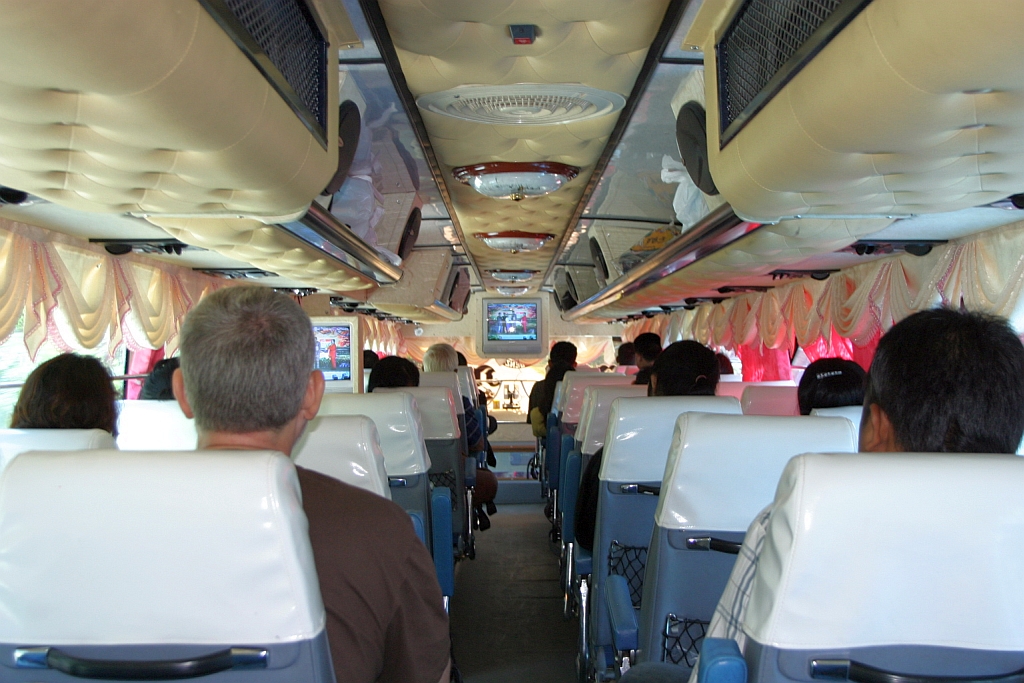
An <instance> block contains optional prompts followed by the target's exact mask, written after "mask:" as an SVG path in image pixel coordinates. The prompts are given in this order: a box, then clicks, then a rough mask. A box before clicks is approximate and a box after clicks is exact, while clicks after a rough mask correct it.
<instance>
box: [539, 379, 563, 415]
mask: <svg viewBox="0 0 1024 683" xmlns="http://www.w3.org/2000/svg"><path fill="white" fill-rule="evenodd" d="M541 381H542V382H543V381H544V380H541ZM563 405H565V380H564V379H560V380H558V381H557V382H555V398H554V399H552V401H551V412H553V413H555V414H556V415H557V414H558V413H560V412H561V411H562V406H563Z"/></svg>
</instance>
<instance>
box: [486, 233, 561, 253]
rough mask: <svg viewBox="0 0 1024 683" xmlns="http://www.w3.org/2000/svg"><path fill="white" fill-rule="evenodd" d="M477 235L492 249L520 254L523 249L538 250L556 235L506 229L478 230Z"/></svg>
mask: <svg viewBox="0 0 1024 683" xmlns="http://www.w3.org/2000/svg"><path fill="white" fill-rule="evenodd" d="M475 237H477V239H481V240H483V242H484V244H486V245H487V246H489V247H490V248H491V249H497V250H498V251H507V252H508V253H510V254H518V253H519V252H521V251H536V250H538V249H540V248H541V247H543V246H544V244H545V243H546V242H547V241H548V240H550V239H554V237H555V236H554V235H552V234H551V233H549V232H523V231H522V230H505V231H502V232H478V233H475Z"/></svg>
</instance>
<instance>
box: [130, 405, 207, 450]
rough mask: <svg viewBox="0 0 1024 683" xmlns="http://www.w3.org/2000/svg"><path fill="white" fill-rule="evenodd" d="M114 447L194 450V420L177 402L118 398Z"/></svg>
mask: <svg viewBox="0 0 1024 683" xmlns="http://www.w3.org/2000/svg"><path fill="white" fill-rule="evenodd" d="M117 405H118V417H117V447H118V448H120V449H121V450H122V451H194V450H195V449H196V443H197V441H198V438H199V437H198V435H197V433H196V423H195V420H190V419H188V418H187V417H185V413H183V412H181V407H180V406H179V405H178V402H177V401H118V402H117Z"/></svg>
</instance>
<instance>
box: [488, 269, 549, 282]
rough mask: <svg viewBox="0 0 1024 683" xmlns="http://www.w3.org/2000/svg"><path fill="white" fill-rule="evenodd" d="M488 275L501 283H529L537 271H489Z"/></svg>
mask: <svg viewBox="0 0 1024 683" xmlns="http://www.w3.org/2000/svg"><path fill="white" fill-rule="evenodd" d="M487 274H488V275H490V276H491V277H492V278H494V279H495V280H497V281H499V282H529V281H530V280H532V279H533V276H534V275H536V274H537V271H536V270H489V271H487Z"/></svg>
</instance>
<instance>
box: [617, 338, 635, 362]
mask: <svg viewBox="0 0 1024 683" xmlns="http://www.w3.org/2000/svg"><path fill="white" fill-rule="evenodd" d="M615 363H616V364H617V365H635V364H636V350H635V349H634V348H633V342H623V343H622V344H619V348H618V350H616V351H615Z"/></svg>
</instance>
